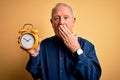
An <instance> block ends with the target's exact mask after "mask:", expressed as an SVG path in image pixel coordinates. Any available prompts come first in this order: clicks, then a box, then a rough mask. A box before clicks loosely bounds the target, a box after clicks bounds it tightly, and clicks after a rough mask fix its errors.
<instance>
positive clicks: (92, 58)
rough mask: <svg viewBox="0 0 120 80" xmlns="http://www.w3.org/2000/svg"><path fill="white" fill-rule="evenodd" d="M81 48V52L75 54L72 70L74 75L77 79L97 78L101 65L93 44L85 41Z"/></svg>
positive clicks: (99, 74)
mask: <svg viewBox="0 0 120 80" xmlns="http://www.w3.org/2000/svg"><path fill="white" fill-rule="evenodd" d="M82 48H83V53H82V54H81V55H78V56H76V64H75V67H74V71H73V74H74V76H75V77H76V78H77V79H78V80H81V79H82V80H99V78H100V76H101V67H100V64H99V61H98V59H97V56H96V52H95V49H94V46H93V45H92V44H90V43H89V42H87V43H85V44H84V46H83V47H82Z"/></svg>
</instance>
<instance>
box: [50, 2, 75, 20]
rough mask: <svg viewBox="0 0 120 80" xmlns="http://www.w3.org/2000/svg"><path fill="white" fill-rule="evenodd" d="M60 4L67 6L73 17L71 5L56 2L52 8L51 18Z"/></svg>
mask: <svg viewBox="0 0 120 80" xmlns="http://www.w3.org/2000/svg"><path fill="white" fill-rule="evenodd" d="M61 5H63V6H66V7H68V8H69V9H70V10H71V13H72V16H73V17H75V16H74V12H73V9H72V8H71V6H69V5H67V4H65V3H57V4H56V6H55V7H54V8H53V9H52V12H51V18H52V17H53V14H54V12H55V10H56V8H57V7H59V6H61Z"/></svg>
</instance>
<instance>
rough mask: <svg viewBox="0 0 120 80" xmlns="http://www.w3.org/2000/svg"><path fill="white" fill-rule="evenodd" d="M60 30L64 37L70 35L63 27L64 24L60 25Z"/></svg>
mask: <svg viewBox="0 0 120 80" xmlns="http://www.w3.org/2000/svg"><path fill="white" fill-rule="evenodd" d="M59 30H60V32H61V33H62V34H63V35H64V37H67V36H68V33H67V32H66V30H65V28H64V27H63V25H60V27H59Z"/></svg>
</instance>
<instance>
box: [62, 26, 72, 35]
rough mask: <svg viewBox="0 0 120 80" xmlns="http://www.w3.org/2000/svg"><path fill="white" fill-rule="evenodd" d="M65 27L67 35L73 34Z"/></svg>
mask: <svg viewBox="0 0 120 80" xmlns="http://www.w3.org/2000/svg"><path fill="white" fill-rule="evenodd" d="M63 27H64V30H65V31H66V33H67V34H71V33H72V32H71V31H70V30H69V29H68V28H67V27H66V26H65V25H63Z"/></svg>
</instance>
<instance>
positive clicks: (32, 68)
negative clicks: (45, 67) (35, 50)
mask: <svg viewBox="0 0 120 80" xmlns="http://www.w3.org/2000/svg"><path fill="white" fill-rule="evenodd" d="M26 69H27V71H28V72H30V73H31V75H32V77H33V78H34V79H35V80H36V79H38V78H40V63H39V55H38V56H36V57H33V56H31V55H30V57H29V61H28V63H27V66H26Z"/></svg>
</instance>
